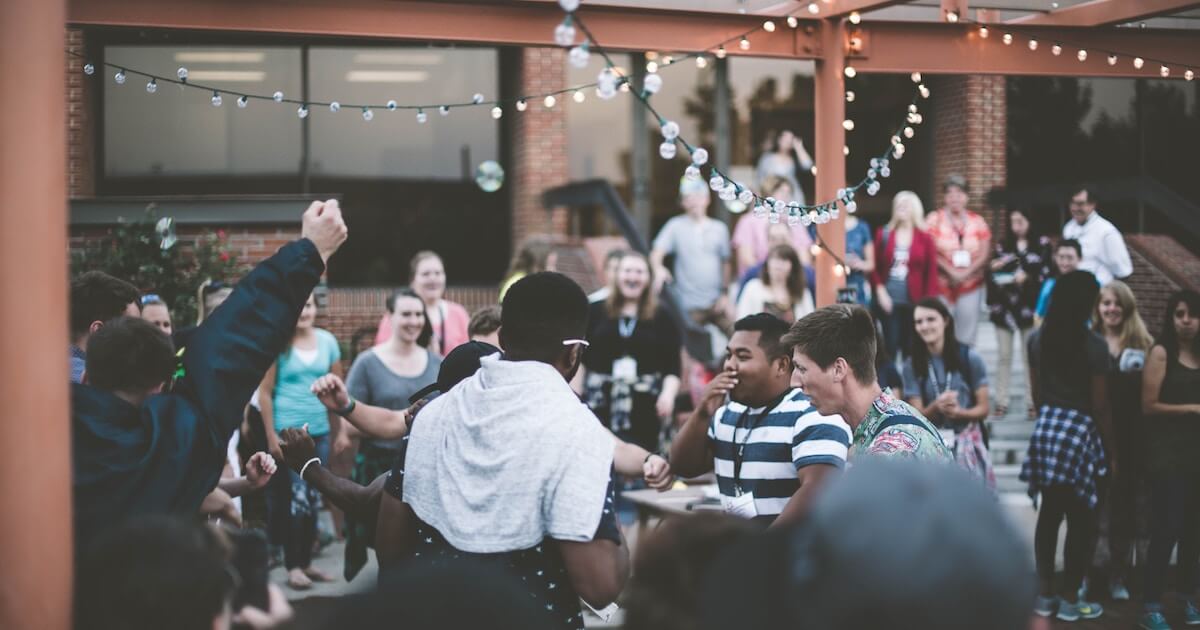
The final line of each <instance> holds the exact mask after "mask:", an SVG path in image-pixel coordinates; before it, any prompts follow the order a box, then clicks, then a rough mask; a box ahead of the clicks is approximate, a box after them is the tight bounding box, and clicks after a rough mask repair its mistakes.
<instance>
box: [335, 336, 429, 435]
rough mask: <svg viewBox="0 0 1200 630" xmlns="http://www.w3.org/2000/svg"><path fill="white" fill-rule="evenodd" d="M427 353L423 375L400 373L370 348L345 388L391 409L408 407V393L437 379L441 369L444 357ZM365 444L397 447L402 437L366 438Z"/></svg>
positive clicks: (358, 360) (353, 368)
mask: <svg viewBox="0 0 1200 630" xmlns="http://www.w3.org/2000/svg"><path fill="white" fill-rule="evenodd" d="M425 352H426V354H428V355H429V356H428V362H426V364H425V371H424V372H422V373H421V375H420V376H400V375H399V374H396V373H395V372H393V371H392V370H391V368H389V367H388V366H386V365H384V363H383V361H382V360H380V358H379V356H378V355H376V354H375V350H374V349H373V348H372V349H371V350H367V351H366V352H364V353H362V354H360V355H358V358H356V359H355V360H354V365H351V366H350V373H349V374H348V375H346V388H347V389H348V390H350V395H351V396H353V397H354V398H355V399H356V400H358V401H361V402H363V403H366V404H368V405H374V406H376V407H385V408H387V409H392V410H400V409H408V407H409V405H410V403H409V402H408V398H409V396H412V395H413V394H415V393H417V392H418V391H420V390H421V388H423V387H425V386H426V385H429V384H431V383H433V382H434V381H436V380H437V375H438V370H439V369H440V368H441V367H442V358H441V357H439V356H438V355H436V354H434V353H433V352H429V351H428V350H426V351H425ZM363 443H365V444H372V445H374V446H377V447H380V448H386V449H392V450H395V449H397V448H399V446H400V440H376V439H373V438H366V437H364V438H363Z"/></svg>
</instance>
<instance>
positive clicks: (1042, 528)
mask: <svg viewBox="0 0 1200 630" xmlns="http://www.w3.org/2000/svg"><path fill="white" fill-rule="evenodd" d="M1064 518H1065V519H1066V520H1067V541H1066V545H1065V548H1064V550H1063V555H1064V556H1065V557H1064V558H1063V565H1064V568H1063V583H1062V584H1061V589H1060V591H1059V592H1061V593H1063V594H1065V595H1067V597H1068V599H1070V600H1071V601H1074V600H1075V593H1076V592H1077V591H1078V590H1079V586H1080V585H1081V584H1083V576H1084V574H1085V573H1086V572H1087V569H1088V565H1090V564H1091V560H1092V552H1093V551H1094V550H1095V547H1096V512H1095V511H1093V510H1092V509H1091V508H1089V507H1088V504H1087V501H1085V500H1083V499H1081V498H1079V496H1077V495H1076V494H1075V490H1074V489H1073V488H1071V487H1070V486H1052V487H1050V488H1044V489H1042V508H1041V509H1040V510H1039V511H1038V518H1037V528H1036V529H1035V530H1034V536H1033V555H1034V557H1035V558H1036V559H1037V573H1038V581H1039V582H1040V583H1041V584H1040V586H1041V589H1042V594H1043V595H1049V594H1053V592H1054V590H1053V584H1054V560H1055V556H1056V555H1057V553H1058V527H1059V525H1061V524H1062V522H1063V519H1064Z"/></svg>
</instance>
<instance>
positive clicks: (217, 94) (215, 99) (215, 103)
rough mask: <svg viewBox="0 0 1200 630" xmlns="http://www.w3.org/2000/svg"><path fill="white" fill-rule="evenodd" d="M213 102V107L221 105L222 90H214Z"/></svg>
mask: <svg viewBox="0 0 1200 630" xmlns="http://www.w3.org/2000/svg"><path fill="white" fill-rule="evenodd" d="M212 104H213V107H220V106H221V93H220V92H213V95H212Z"/></svg>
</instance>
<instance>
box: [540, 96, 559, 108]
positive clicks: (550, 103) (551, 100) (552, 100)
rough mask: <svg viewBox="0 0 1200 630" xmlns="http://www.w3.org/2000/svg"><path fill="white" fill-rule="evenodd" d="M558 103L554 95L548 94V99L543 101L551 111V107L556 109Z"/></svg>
mask: <svg viewBox="0 0 1200 630" xmlns="http://www.w3.org/2000/svg"><path fill="white" fill-rule="evenodd" d="M557 102H558V99H556V98H554V95H553V94H547V95H546V98H545V99H544V100H543V101H542V105H545V106H546V109H550V108H551V107H554V104H555V103H557Z"/></svg>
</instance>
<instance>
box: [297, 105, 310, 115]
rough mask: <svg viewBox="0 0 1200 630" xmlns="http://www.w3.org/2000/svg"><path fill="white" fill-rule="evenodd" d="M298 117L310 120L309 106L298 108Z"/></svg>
mask: <svg viewBox="0 0 1200 630" xmlns="http://www.w3.org/2000/svg"><path fill="white" fill-rule="evenodd" d="M296 115H297V116H299V117H300V118H308V106H307V105H301V106H300V107H297V108H296Z"/></svg>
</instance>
